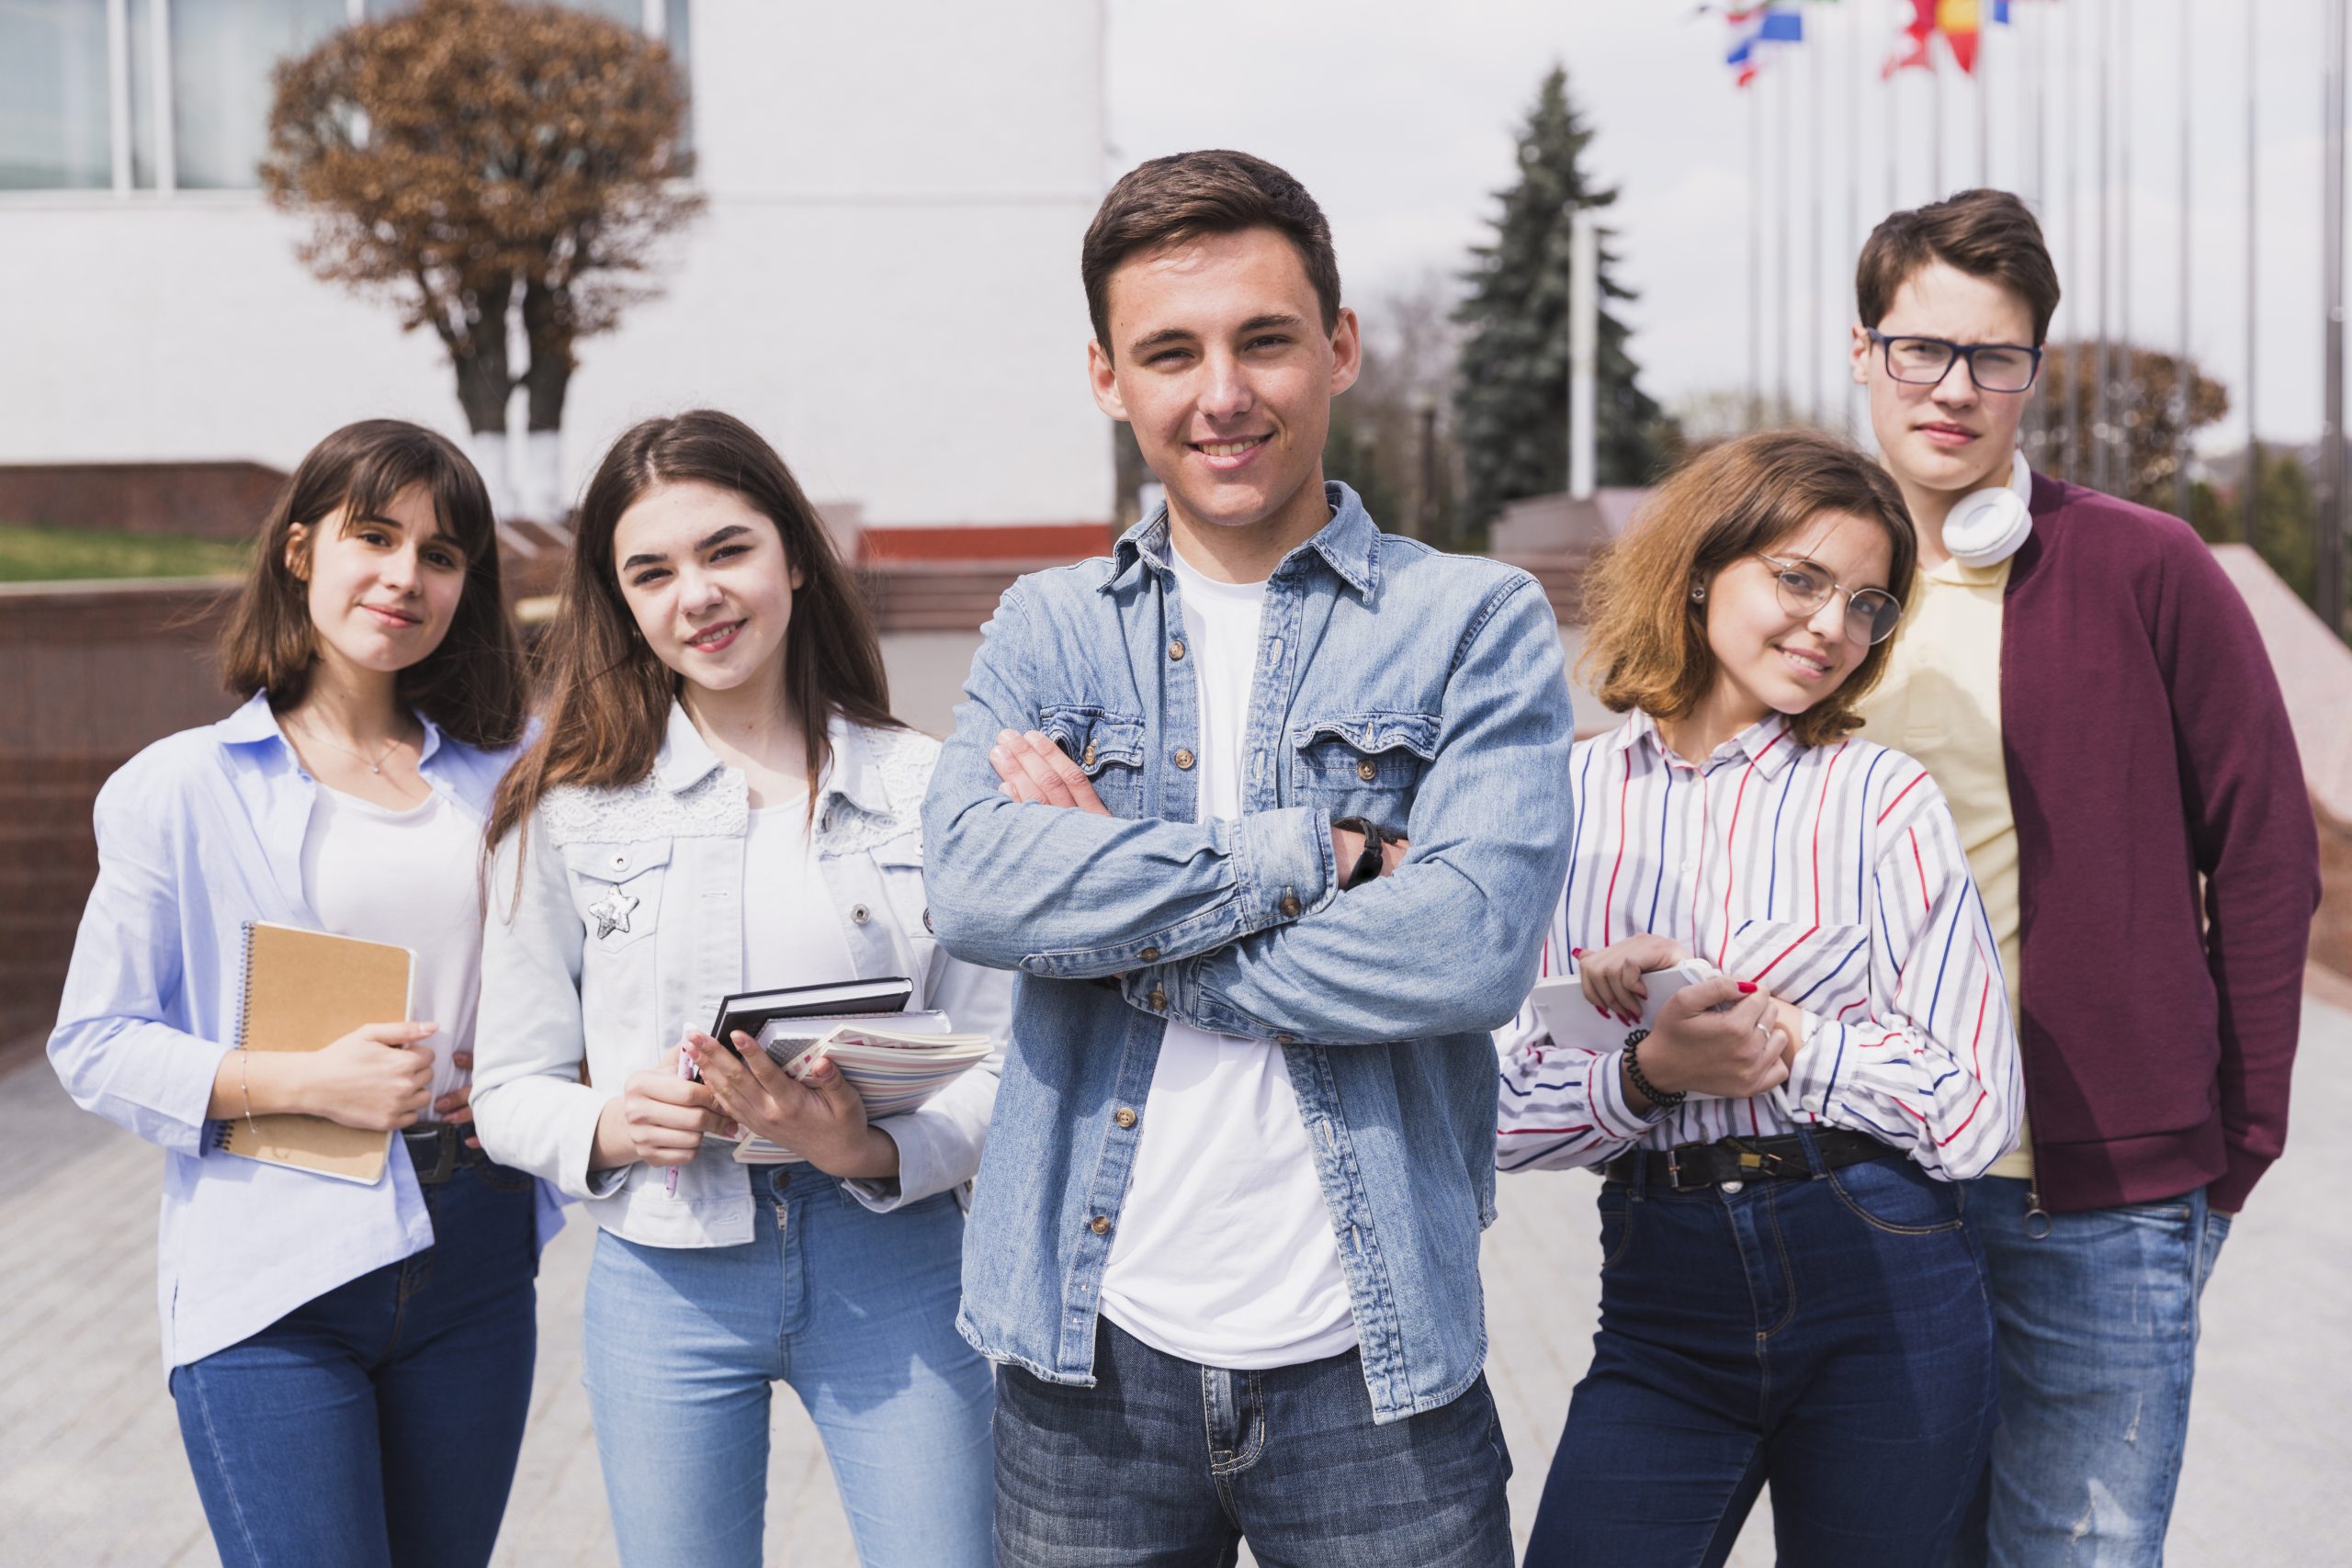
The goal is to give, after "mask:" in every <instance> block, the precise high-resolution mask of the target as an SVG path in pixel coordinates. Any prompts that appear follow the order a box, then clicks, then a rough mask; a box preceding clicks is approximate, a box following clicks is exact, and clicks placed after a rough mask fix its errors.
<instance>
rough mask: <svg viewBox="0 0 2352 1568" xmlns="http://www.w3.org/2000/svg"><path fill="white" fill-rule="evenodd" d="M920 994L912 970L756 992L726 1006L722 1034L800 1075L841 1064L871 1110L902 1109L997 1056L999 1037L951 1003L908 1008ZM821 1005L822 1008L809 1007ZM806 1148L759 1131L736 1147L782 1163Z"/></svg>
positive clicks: (756, 1161)
mask: <svg viewBox="0 0 2352 1568" xmlns="http://www.w3.org/2000/svg"><path fill="white" fill-rule="evenodd" d="M912 995H913V987H911V986H910V985H909V984H908V983H907V982H906V981H904V980H884V981H864V982H857V983H855V984H854V985H850V986H833V987H797V988H795V989H792V990H788V991H764V992H748V993H745V994H743V995H741V996H734V997H729V998H727V1000H726V1001H725V1002H724V1003H722V1004H721V1005H720V1008H719V1020H718V1022H719V1027H718V1029H716V1030H714V1031H713V1035H714V1037H715V1038H717V1039H718V1040H720V1041H723V1042H726V1043H729V1045H732V1044H733V1043H734V1039H733V1036H734V1034H735V1032H738V1031H740V1032H742V1033H745V1034H749V1035H751V1036H752V1038H753V1039H755V1040H757V1041H758V1042H759V1043H760V1047H761V1049H763V1050H764V1051H765V1052H766V1053H767V1054H768V1058H769V1060H771V1061H773V1062H775V1064H776V1065H777V1066H780V1067H782V1068H783V1069H784V1070H785V1071H786V1072H787V1073H790V1074H791V1075H792V1076H793V1077H801V1076H803V1075H805V1074H806V1073H807V1072H808V1071H809V1069H810V1068H812V1067H814V1066H816V1065H817V1064H818V1063H819V1062H820V1061H828V1060H829V1061H831V1063H832V1064H833V1066H836V1067H838V1068H840V1069H841V1075H842V1077H843V1078H845V1079H846V1080H848V1083H849V1085H850V1087H851V1088H852V1089H856V1090H857V1092H858V1095H859V1097H860V1098H861V1099H863V1100H865V1114H866V1116H867V1118H868V1119H869V1120H873V1121H880V1120H881V1119H882V1118H883V1117H885V1116H897V1115H899V1114H901V1113H903V1112H905V1111H912V1110H914V1109H915V1108H916V1107H918V1106H920V1105H922V1104H923V1103H924V1102H925V1101H927V1100H930V1099H931V1098H932V1096H933V1095H935V1094H937V1093H938V1092H939V1091H940V1090H941V1089H945V1088H946V1087H947V1086H948V1085H949V1084H951V1083H953V1082H955V1081H956V1079H957V1078H958V1077H962V1076H963V1075H964V1074H965V1073H967V1072H968V1071H969V1070H971V1068H973V1067H974V1066H978V1064H979V1063H980V1062H982V1061H984V1060H986V1059H987V1057H988V1054H989V1049H990V1047H989V1037H988V1036H987V1035H985V1034H958V1033H956V1032H954V1031H953V1029H952V1027H951V1026H950V1024H949V1022H948V1019H947V1015H946V1014H945V1013H944V1012H920V1011H919V1012H908V1011H904V1010H903V1009H904V1008H905V1006H906V1004H907V1001H908V999H909V998H910V997H911V996H912ZM811 1009H817V1010H813V1011H812V1010H811ZM799 1157H800V1156H798V1155H797V1154H795V1153H793V1151H791V1150H790V1149H787V1148H785V1147H783V1146H782V1145H778V1144H775V1143H774V1142H772V1141H770V1140H769V1139H766V1138H763V1137H761V1136H760V1135H759V1134H755V1133H751V1134H745V1136H744V1138H743V1140H742V1142H741V1143H740V1144H738V1145H736V1148H735V1158H736V1160H737V1161H738V1162H739V1163H741V1164H743V1165H782V1164H784V1163H786V1161H789V1160H796V1159H798V1158H799Z"/></svg>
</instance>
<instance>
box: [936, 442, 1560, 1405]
mask: <svg viewBox="0 0 2352 1568" xmlns="http://www.w3.org/2000/svg"><path fill="white" fill-rule="evenodd" d="M1329 501H1330V504H1331V508H1332V513H1333V515H1332V518H1331V521H1330V523H1329V525H1327V526H1326V527H1325V528H1324V529H1323V530H1322V532H1320V533H1319V534H1317V535H1316V536H1315V537H1314V538H1313V539H1311V540H1309V541H1308V542H1307V543H1306V544H1304V545H1301V546H1300V547H1298V548H1297V549H1295V550H1293V551H1292V552H1291V553H1290V555H1289V556H1287V557H1286V558H1284V559H1283V562H1282V564H1281V565H1280V566H1278V567H1276V568H1275V569H1274V572H1273V575H1272V578H1271V579H1270V580H1269V581H1268V582H1267V584H1266V594H1265V601H1264V609H1263V612H1262V615H1261V624H1260V629H1259V637H1258V648H1257V651H1256V656H1255V660H1254V663H1255V670H1256V674H1255V677H1254V683H1253V685H1252V687H1251V691H1250V707H1249V712H1248V716H1247V717H1246V719H1245V721H1244V737H1243V741H1242V746H1241V755H1242V756H1243V757H1244V758H1245V759H1246V760H1247V765H1246V767H1245V769H1244V772H1243V779H1242V807H1243V814H1242V815H1241V816H1240V817H1239V818H1236V819H1234V820H1232V821H1223V820H1219V819H1216V818H1209V819H1207V820H1202V819H1200V813H1199V809H1198V807H1199V801H1198V792H1199V790H1200V787H1201V780H1200V774H1199V772H1198V770H1197V769H1195V767H1194V766H1193V763H1194V760H1195V759H1194V750H1195V748H1197V747H1198V746H1199V744H1200V725H1201V715H1200V696H1199V690H1198V686H1197V683H1196V681H1195V678H1194V674H1193V671H1194V668H1195V663H1196V661H1194V660H1188V659H1187V658H1186V657H1185V653H1186V649H1185V647H1184V622H1183V617H1182V610H1181V605H1180V603H1179V594H1178V588H1177V583H1176V580H1175V574H1174V572H1173V571H1172V570H1170V567H1169V564H1168V522H1167V515H1166V513H1165V512H1164V511H1163V512H1161V513H1157V514H1155V515H1154V516H1152V517H1150V518H1148V519H1147V520H1145V521H1144V522H1142V523H1140V524H1138V525H1136V527H1134V528H1133V529H1131V530H1129V531H1128V533H1127V534H1126V536H1125V537H1124V538H1122V539H1121V540H1120V541H1119V543H1118V546H1117V547H1116V549H1115V551H1114V554H1113V556H1112V558H1110V559H1109V560H1093V561H1082V562H1080V563H1079V564H1078V565H1075V566H1069V567H1064V568H1061V569H1059V570H1054V571H1046V572H1039V573H1036V574H1035V575H1033V576H1029V577H1024V578H1023V579H1022V580H1021V581H1018V582H1016V583H1014V584H1013V585H1012V589H1011V590H1010V591H1008V592H1006V594H1005V596H1004V600H1003V603H1002V604H1000V605H999V606H998V609H997V613H996V616H995V618H994V619H993V620H991V621H990V622H989V626H988V627H987V637H986V639H985V641H984V642H983V644H982V646H981V648H980V651H979V654H978V657H977V658H976V659H975V660H973V664H972V674H971V679H970V681H969V682H968V683H967V685H966V687H965V695H966V698H967V700H966V701H965V703H964V704H963V705H961V706H959V707H958V708H957V709H956V734H955V738H954V739H951V740H950V741H948V743H947V746H946V750H945V751H944V753H943V754H942V756H941V758H940V761H939V767H938V771H937V772H936V773H934V774H933V779H932V786H931V794H930V796H929V798H928V799H927V800H926V801H925V803H924V813H923V826H924V840H925V848H926V852H927V854H928V856H929V861H928V869H929V876H930V888H931V908H932V913H933V918H934V923H935V924H936V925H937V927H938V931H939V938H940V940H941V941H942V942H944V943H946V945H947V948H948V951H950V952H952V953H957V954H958V955H960V956H962V957H965V958H967V959H970V960H972V961H974V962H976V963H981V964H994V965H997V966H999V967H1002V968H1008V969H1017V970H1019V971H1020V972H1021V973H1020V977H1019V979H1018V981H1017V982H1016V983H1015V987H1014V990H1013V1019H1012V1044H1011V1047H1010V1048H1009V1050H1008V1051H1007V1053H1006V1062H1005V1069H1004V1085H1003V1088H1002V1089H1001V1090H1000V1091H999V1094H998V1097H997V1104H996V1121H995V1122H994V1124H993V1126H992V1127H991V1128H990V1130H989V1145H988V1151H987V1153H986V1155H985V1156H983V1159H982V1163H981V1167H980V1175H979V1181H978V1196H977V1198H976V1200H975V1202H974V1206H973V1211H972V1222H971V1227H970V1229H969V1231H968V1232H967V1236H966V1240H965V1245H964V1308H963V1314H962V1316H961V1318H960V1319H959V1324H960V1326H961V1327H962V1329H963V1331H964V1334H965V1337H967V1338H968V1339H969V1340H971V1342H972V1343H973V1344H974V1345H975V1346H977V1347H978V1348H979V1349H980V1350H981V1351H982V1352H983V1353H984V1354H986V1355H987V1356H989V1358H990V1359H994V1360H998V1361H1002V1362H1010V1363H1012V1364H1015V1365H1018V1366H1022V1367H1024V1368H1026V1369H1028V1370H1029V1371H1032V1372H1034V1373H1035V1374H1036V1375H1037V1376H1039V1377H1042V1378H1046V1379H1049V1380H1052V1381H1055V1382H1068V1383H1086V1382H1091V1381H1092V1378H1093V1361H1094V1336H1095V1316H1096V1312H1097V1310H1098V1302H1099V1297H1100V1293H1101V1292H1100V1287H1101V1284H1102V1280H1103V1268H1104V1265H1105V1264H1106V1262H1107V1261H1108V1260H1109V1258H1110V1254H1111V1247H1112V1243H1113V1241H1114V1238H1115V1236H1116V1234H1117V1228H1118V1224H1119V1220H1120V1211H1121V1207H1122V1205H1123V1204H1124V1203H1125V1200H1126V1196H1127V1181H1128V1178H1129V1176H1130V1174H1131V1173H1132V1171H1133V1169H1134V1168H1135V1162H1136V1148H1137V1145H1138V1144H1139V1143H1140V1141H1141V1140H1142V1139H1144V1138H1147V1137H1149V1136H1151V1135H1152V1129H1151V1128H1150V1127H1149V1126H1148V1125H1146V1124H1145V1119H1144V1118H1142V1117H1140V1116H1136V1115H1132V1114H1130V1115H1126V1116H1122V1115H1121V1114H1120V1113H1121V1112H1122V1111H1129V1112H1133V1111H1140V1110H1141V1109H1142V1108H1143V1107H1144V1106H1145V1103H1146V1100H1147V1097H1148V1094H1149V1092H1150V1089H1151V1081H1152V1073H1153V1069H1154V1068H1155V1066H1157V1065H1158V1062H1159V1044H1160V1036H1161V1034H1162V1032H1164V1031H1165V1029H1166V1027H1167V1022H1168V1021H1169V1020H1170V1019H1174V1020H1179V1021H1183V1022H1186V1023H1190V1024H1192V1025H1193V1026H1194V1027H1196V1028H1200V1029H1205V1030H1209V1031H1212V1032H1216V1033H1220V1034H1236V1035H1240V1036H1242V1037H1244V1038H1246V1039H1250V1040H1260V1041H1267V1042H1271V1043H1279V1044H1281V1045H1283V1047H1284V1048H1285V1049H1284V1057H1285V1059H1286V1061H1287V1064H1288V1066H1289V1069H1290V1077H1291V1084H1292V1087H1293V1088H1294V1089H1295V1090H1296V1092H1297V1097H1298V1110H1299V1114H1300V1116H1301V1117H1302V1118H1304V1119H1305V1122H1306V1130H1307V1140H1308V1144H1309V1146H1310V1147H1311V1148H1312V1150H1313V1152H1314V1158H1315V1166H1316V1175H1317V1179H1318V1180H1319V1182H1320V1184H1321V1187H1322V1191H1323V1199H1324V1204H1325V1207H1326V1209H1327V1210H1328V1211H1329V1216H1330V1221H1331V1228H1332V1233H1333V1235H1334V1236H1335V1237H1336V1238H1337V1240H1338V1242H1339V1249H1340V1268H1341V1269H1342V1271H1343V1272H1344V1273H1345V1274H1346V1276H1347V1281H1348V1294H1349V1299H1350V1302H1351V1304H1352V1306H1353V1309H1354V1314H1355V1325H1356V1333H1357V1336H1358V1339H1359V1343H1360V1345H1361V1347H1362V1349H1363V1373H1364V1381H1365V1383H1366V1385H1367V1387H1368V1388H1369V1390H1370V1392H1371V1396H1372V1409H1373V1416H1374V1419H1375V1420H1378V1421H1393V1420H1397V1419H1399V1418H1401V1417H1403V1416H1411V1415H1413V1414H1415V1413H1417V1412H1419V1411H1423V1410H1430V1409H1434V1408H1436V1407H1437V1406H1439V1405H1442V1404H1446V1403H1447V1402H1448V1401H1450V1400H1452V1399H1453V1398H1454V1397H1455V1396H1456V1395H1458V1394H1460V1393H1462V1392H1463V1391H1464V1389H1465V1388H1467V1387H1468V1386H1469V1385H1470V1384H1471V1382H1473V1381H1474V1380H1476V1377H1477V1375H1478V1371H1479V1367H1480V1365H1481V1363H1482V1361H1483V1359H1484V1358H1485V1354H1486V1325H1485V1314H1484V1311H1483V1309H1482V1303H1481V1298H1480V1293H1479V1282H1478V1235H1479V1232H1480V1230H1481V1229H1482V1228H1483V1227H1484V1226H1485V1225H1486V1224H1487V1222H1488V1221H1490V1220H1491V1219H1492V1218H1493V1216H1494V1185H1495V1162H1494V1126H1495V1105H1496V1076H1495V1056H1494V1045H1493V1043H1492V1040H1491V1038H1490V1037H1489V1035H1488V1034H1487V1031H1488V1030H1490V1029H1492V1028H1494V1027H1496V1026H1497V1025H1498V1024H1500V1023H1502V1022H1503V1021H1506V1020H1508V1019H1509V1018H1510V1016H1511V1014H1512V1012H1513V1011H1514V1010H1516V1009H1517V1008H1518V1006H1519V1003H1520V999H1521V998H1523V997H1524V996H1525V995H1526V994H1527V988H1528V985H1529V983H1530V982H1531V981H1532V979H1533V978H1534V974H1535V959H1536V951H1537V946H1538V943H1539V942H1540V941H1541V939H1542V936H1543V933H1544V919H1545V918H1546V916H1547V915H1548V913H1549V911H1550V910H1551V908H1552V906H1553V905H1554V904H1555V902H1557V900H1558V898H1559V896H1560V885H1561V881H1562V879H1563V878H1564V877H1565V876H1566V872H1567V859H1568V844H1569V840H1570V836H1571V835H1570V832H1569V828H1570V822H1569V797H1568V775H1567V765H1568V750H1569V745H1570V741H1571V734H1570V727H1569V716H1568V693H1567V683H1566V680H1565V679H1564V678H1563V671H1562V668H1561V658H1560V636H1559V626H1558V623H1557V622H1556V621H1555V619H1554V618H1553V615H1552V609H1551V605H1550V604H1548V603H1547V602H1546V601H1545V599H1544V592H1543V590H1542V588H1541V587H1539V586H1538V585H1537V584H1536V582H1535V581H1534V579H1532V578H1531V577H1529V576H1528V575H1527V574H1526V573H1525V572H1523V571H1518V570H1513V569H1511V568H1510V567H1506V566H1500V565H1498V564H1497V563H1495V562H1493V561H1488V560H1478V559H1473V558H1465V557H1461V556H1447V555H1441V554H1439V553H1438V552H1437V551H1435V550H1432V549H1430V547H1428V546H1426V545H1422V544H1419V543H1417V542H1415V541H1413V540H1410V539H1399V538H1395V537H1392V536H1388V535H1385V534H1383V533H1381V532H1379V531H1378V530H1377V529H1376V528H1374V526H1373V522H1372V519H1371V518H1370V517H1369V516H1368V515H1366V513H1365V512H1364V510H1363V505H1362V503H1360V502H1358V501H1357V500H1356V497H1355V492H1354V491H1351V490H1349V489H1348V487H1347V486H1345V485H1340V484H1334V485H1331V486H1330V487H1329ZM1002 728H1012V729H1020V730H1027V729H1037V730H1042V731H1044V732H1045V733H1046V734H1048V735H1050V736H1052V737H1054V738H1055V739H1056V740H1057V741H1058V742H1059V743H1060V744H1061V746H1062V747H1063V749H1064V750H1067V751H1068V752H1069V755H1070V756H1072V757H1073V758H1075V759H1077V760H1078V762H1079V765H1080V767H1082V768H1084V769H1085V770H1086V772H1087V773H1088V775H1089V776H1090V777H1091V779H1092V780H1093V784H1094V789H1095V792H1096V794H1097V795H1100V796H1101V797H1102V800H1103V805H1104V806H1105V807H1108V808H1109V810H1110V812H1111V818H1110V819H1109V820H1105V819H1104V818H1100V817H1093V816H1089V815H1087V814H1085V813H1083V812H1079V811H1069V810H1054V809H1052V808H1049V807H1043V806H1036V805H1020V804H1016V803H1014V802H1013V801H1011V800H1009V799H1007V798H1005V796H1004V795H1001V794H1000V793H999V792H998V789H997V777H996V773H995V770H994V769H993V768H991V767H990V766H989V761H988V749H989V744H990V743H991V742H992V741H993V740H994V739H995V737H996V733H997V731H998V730H999V729H1002ZM1346 817H1361V818H1367V819H1369V820H1370V821H1372V822H1373V823H1374V824H1376V825H1377V826H1379V827H1382V828H1384V829H1393V830H1395V831H1397V832H1401V833H1404V834H1406V835H1408V836H1409V837H1410V839H1411V840H1412V849H1411V852H1410V853H1409V854H1408V856H1407V858H1406V860H1405V862H1404V863H1403V864H1402V865H1400V866H1399V867H1398V868H1397V871H1396V873H1395V874H1393V875H1389V876H1385V877H1383V878H1381V879H1379V880H1378V881H1376V882H1374V883H1371V884H1369V885H1367V886H1362V887H1357V888H1353V889H1351V890H1349V891H1347V892H1341V891H1340V888H1339V868H1338V867H1336V866H1334V865H1333V863H1332V851H1331V824H1332V822H1333V820H1335V819H1336V818H1346Z"/></svg>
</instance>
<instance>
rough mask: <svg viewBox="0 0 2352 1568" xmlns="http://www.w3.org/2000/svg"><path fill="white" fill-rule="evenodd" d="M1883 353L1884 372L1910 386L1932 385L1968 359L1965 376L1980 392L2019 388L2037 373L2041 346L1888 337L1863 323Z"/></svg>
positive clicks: (2005, 390)
mask: <svg viewBox="0 0 2352 1568" xmlns="http://www.w3.org/2000/svg"><path fill="white" fill-rule="evenodd" d="M1862 330H1863V331H1864V332H1866V333H1870V339H1871V342H1872V343H1874V344H1878V346H1879V352H1880V353H1881V354H1883V355H1885V356H1886V373H1887V374H1888V375H1890V376H1892V377H1894V378H1895V379H1896V380H1898V381H1904V382H1907V383H1909V384H1910V385H1912V386H1914V387H1932V386H1934V385H1936V383H1938V382H1939V381H1941V380H1942V379H1943V378H1945V376H1947V375H1949V374H1950V373H1951V362H1952V361H1953V360H1955V359H1965V360H1967V361H1968V378H1969V379H1970V380H1972V381H1973V382H1975V383H1976V389H1977V390H1978V391H1980V392H2022V391H2024V390H2025V389H2027V388H2029V387H2030V386H2032V385H2033V382H2034V378H2035V377H2037V376H2039V375H2041V350H2040V349H2038V348H2027V347H2026V346H2024V345H2023V344H2014V343H1947V342H1946V341H1945V340H1943V339H1942V338H1939V337H1911V336H1907V335H1905V336H1898V337H1889V336H1888V335H1887V334H1886V333H1883V332H1879V331H1876V330H1874V329H1872V328H1870V327H1864V328H1863V329H1862Z"/></svg>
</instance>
